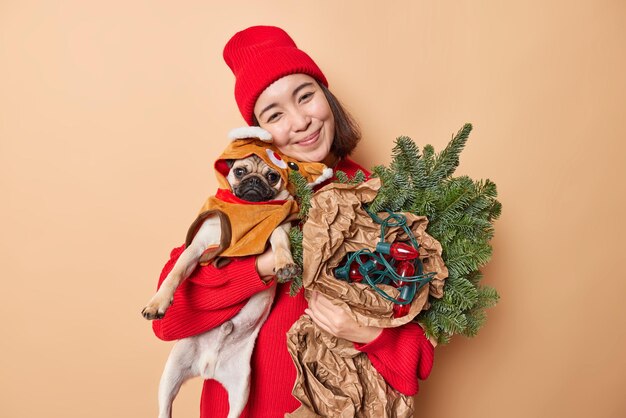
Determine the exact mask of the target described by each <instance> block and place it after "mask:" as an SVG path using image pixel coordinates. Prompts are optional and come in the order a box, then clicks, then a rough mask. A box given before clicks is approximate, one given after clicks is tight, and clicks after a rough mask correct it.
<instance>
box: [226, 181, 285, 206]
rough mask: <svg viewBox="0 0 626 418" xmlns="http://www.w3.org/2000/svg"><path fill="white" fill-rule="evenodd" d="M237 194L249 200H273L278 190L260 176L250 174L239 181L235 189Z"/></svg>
mask: <svg viewBox="0 0 626 418" xmlns="http://www.w3.org/2000/svg"><path fill="white" fill-rule="evenodd" d="M234 192H235V196H237V197H238V198H240V199H243V200H247V201H248V202H263V201H266V200H272V198H273V197H274V196H275V195H276V190H274V189H272V188H271V187H270V186H269V185H268V184H267V183H266V182H265V181H264V180H263V179H262V178H260V177H259V176H250V177H248V178H245V179H243V180H242V181H241V183H239V186H238V187H236V188H235V190H234Z"/></svg>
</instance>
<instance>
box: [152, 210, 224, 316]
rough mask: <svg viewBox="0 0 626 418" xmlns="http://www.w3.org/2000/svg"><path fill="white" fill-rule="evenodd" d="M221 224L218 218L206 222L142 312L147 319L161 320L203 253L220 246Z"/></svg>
mask: <svg viewBox="0 0 626 418" xmlns="http://www.w3.org/2000/svg"><path fill="white" fill-rule="evenodd" d="M220 240H221V222H220V219H219V218H218V217H217V216H212V217H209V218H207V219H205V220H204V222H203V224H202V226H201V227H200V229H199V230H198V233H197V234H196V236H195V237H194V239H193V241H192V242H191V244H190V245H189V247H187V248H186V249H185V251H183V253H182V254H181V255H180V257H179V258H178V260H177V261H176V264H174V267H173V268H172V271H170V273H169V274H168V275H167V277H166V278H165V280H163V283H161V287H160V288H159V290H158V291H157V293H156V294H155V295H154V296H153V297H152V299H150V302H148V305H146V307H145V308H143V310H142V311H141V314H142V315H143V316H144V318H146V319H161V318H163V316H164V315H165V311H167V308H169V306H170V305H171V303H172V299H173V297H174V292H175V291H176V289H177V288H178V286H179V285H180V284H181V283H182V282H183V280H185V279H186V278H187V277H189V276H190V275H191V273H193V271H194V270H195V268H196V267H197V266H198V260H199V259H200V256H201V255H202V253H203V252H204V251H205V250H206V249H207V248H209V247H211V246H216V245H219V244H220Z"/></svg>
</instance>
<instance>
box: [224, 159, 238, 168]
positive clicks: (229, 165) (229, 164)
mask: <svg viewBox="0 0 626 418" xmlns="http://www.w3.org/2000/svg"><path fill="white" fill-rule="evenodd" d="M224 161H226V165H227V166H228V168H229V169H231V168H233V164H235V160H233V159H226V160H224Z"/></svg>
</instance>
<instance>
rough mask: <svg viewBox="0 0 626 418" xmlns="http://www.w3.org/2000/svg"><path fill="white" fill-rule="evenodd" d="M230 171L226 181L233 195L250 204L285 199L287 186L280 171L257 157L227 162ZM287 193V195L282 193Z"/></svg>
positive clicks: (251, 156) (252, 156)
mask: <svg viewBox="0 0 626 418" xmlns="http://www.w3.org/2000/svg"><path fill="white" fill-rule="evenodd" d="M227 163H228V165H229V167H230V170H229V172H228V176H227V177H226V179H227V180H228V183H230V187H231V189H232V191H233V194H234V195H235V196H237V197H238V198H240V199H243V200H247V201H249V202H263V201H266V200H276V199H284V198H285V196H284V195H285V194H286V191H285V184H284V182H283V180H282V178H281V177H280V173H278V171H276V170H274V169H273V168H271V167H270V166H269V165H267V164H266V163H265V161H263V160H262V159H261V158H259V157H258V156H256V155H254V154H253V155H250V156H249V157H246V158H243V159H240V160H228V161H227ZM282 192H285V193H282Z"/></svg>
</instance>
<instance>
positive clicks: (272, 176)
mask: <svg viewBox="0 0 626 418" xmlns="http://www.w3.org/2000/svg"><path fill="white" fill-rule="evenodd" d="M265 177H267V181H269V182H270V184H271V185H272V186H273V185H275V184H276V183H278V180H280V174H278V173H277V172H275V171H270V172H269V173H267V175H266V176H265Z"/></svg>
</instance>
